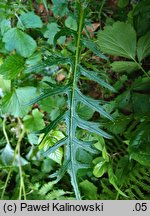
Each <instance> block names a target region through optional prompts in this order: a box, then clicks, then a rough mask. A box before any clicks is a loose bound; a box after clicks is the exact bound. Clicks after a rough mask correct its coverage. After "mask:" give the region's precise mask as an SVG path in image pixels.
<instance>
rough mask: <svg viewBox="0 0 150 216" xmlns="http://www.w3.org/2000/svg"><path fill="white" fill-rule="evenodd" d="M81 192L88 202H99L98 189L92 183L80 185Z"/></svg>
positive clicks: (86, 182) (85, 182) (85, 181)
mask: <svg viewBox="0 0 150 216" xmlns="http://www.w3.org/2000/svg"><path fill="white" fill-rule="evenodd" d="M80 188H81V192H82V194H83V195H84V197H85V199H87V200H97V198H98V197H97V187H96V186H95V185H94V184H93V183H92V182H90V181H88V180H84V181H83V182H81V183H80Z"/></svg>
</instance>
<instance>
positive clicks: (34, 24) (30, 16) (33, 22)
mask: <svg viewBox="0 0 150 216" xmlns="http://www.w3.org/2000/svg"><path fill="white" fill-rule="evenodd" d="M42 26H43V24H42V20H41V18H40V17H39V16H37V15H35V14H34V13H33V12H27V13H24V14H22V15H21V16H20V17H19V20H18V24H17V27H21V28H22V27H23V28H42Z"/></svg>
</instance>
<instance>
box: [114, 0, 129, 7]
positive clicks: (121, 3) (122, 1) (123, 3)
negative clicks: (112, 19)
mask: <svg viewBox="0 0 150 216" xmlns="http://www.w3.org/2000/svg"><path fill="white" fill-rule="evenodd" d="M117 4H118V6H119V7H120V8H125V7H126V6H127V5H128V4H129V0H118V2H117Z"/></svg>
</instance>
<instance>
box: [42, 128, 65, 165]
mask: <svg viewBox="0 0 150 216" xmlns="http://www.w3.org/2000/svg"><path fill="white" fill-rule="evenodd" d="M63 138H64V134H63V133H62V132H61V131H55V130H54V131H51V132H50V133H49V134H47V136H44V139H43V137H41V139H42V141H41V140H40V143H41V144H40V146H39V149H43V150H44V151H46V155H47V157H49V158H50V159H52V160H54V161H55V162H57V163H59V164H60V165H61V163H62V158H63V149H62V148H61V145H62V143H61V142H62V140H63V142H64V141H65V140H64V139H63ZM59 141H60V142H59ZM57 142H59V144H60V143H61V145H59V144H57ZM55 145H56V146H57V148H56V149H55V151H54V152H51V151H49V148H50V147H52V148H53V146H55ZM56 146H55V147H56ZM53 150H54V149H53Z"/></svg>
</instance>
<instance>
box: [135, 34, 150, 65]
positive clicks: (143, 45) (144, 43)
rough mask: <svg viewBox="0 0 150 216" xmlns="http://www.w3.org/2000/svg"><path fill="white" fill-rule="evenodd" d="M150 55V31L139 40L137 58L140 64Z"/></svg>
mask: <svg viewBox="0 0 150 216" xmlns="http://www.w3.org/2000/svg"><path fill="white" fill-rule="evenodd" d="M149 55H150V31H149V32H147V34H146V35H144V36H143V37H141V38H140V39H139V40H138V44H137V56H138V60H139V62H141V61H142V60H143V59H144V58H145V57H147V56H149Z"/></svg>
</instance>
